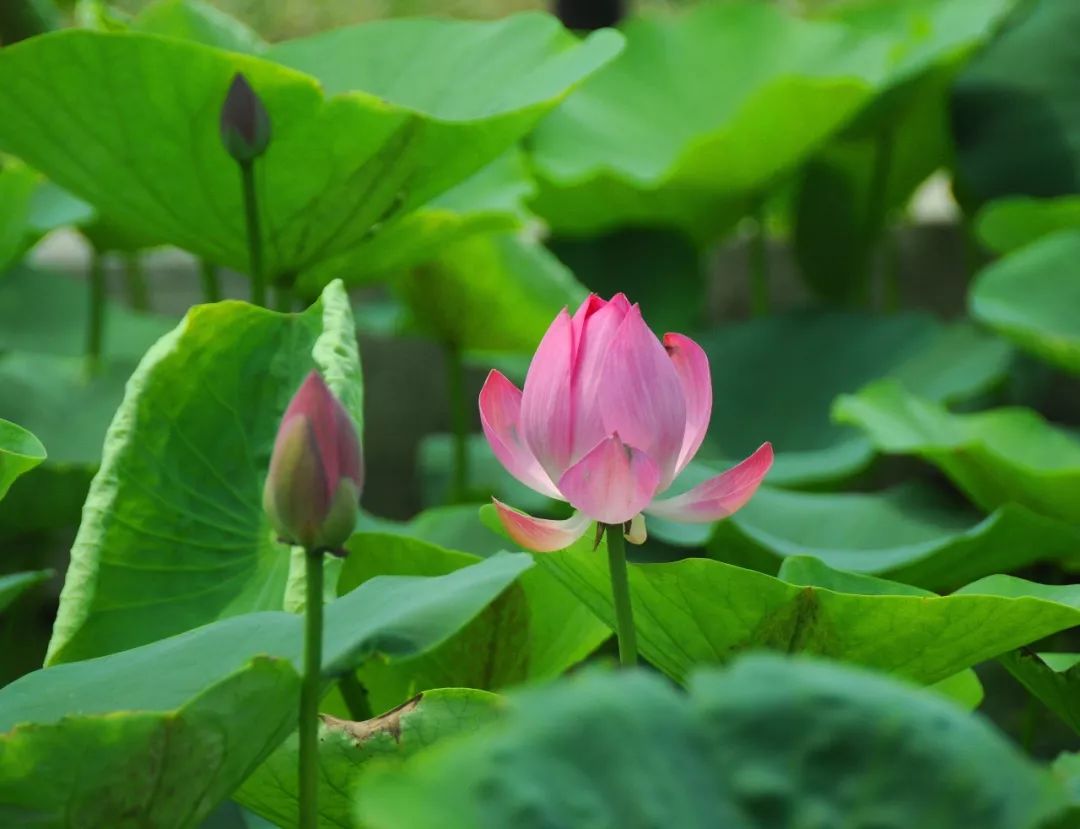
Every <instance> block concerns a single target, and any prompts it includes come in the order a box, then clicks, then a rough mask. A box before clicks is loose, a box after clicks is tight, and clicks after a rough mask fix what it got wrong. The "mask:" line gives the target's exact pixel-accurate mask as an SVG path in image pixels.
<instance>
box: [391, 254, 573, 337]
mask: <svg viewBox="0 0 1080 829" xmlns="http://www.w3.org/2000/svg"><path fill="white" fill-rule="evenodd" d="M397 288H398V290H399V291H400V292H401V295H402V296H403V298H404V300H405V302H406V304H407V305H408V307H409V309H410V311H411V315H412V318H413V322H414V324H415V325H417V326H418V327H419V328H420V329H421V330H422V331H424V332H426V333H428V334H429V335H431V336H434V337H435V338H436V339H438V340H439V341H441V342H444V343H448V344H452V345H454V346H456V347H457V348H460V349H474V350H490V351H522V352H529V353H531V352H532V351H533V350H534V349H535V348H536V346H537V344H538V343H539V342H540V339H541V338H542V337H543V336H544V332H545V331H547V328H548V326H549V325H551V321H552V320H553V319H555V317H556V315H557V314H558V313H559V311H560V310H562V309H563V308H565V307H567V306H569V307H570V308H571V309H572V308H574V307H575V306H576V305H578V304H579V303H580V302H581V301H582V300H583V299H584V298H585V296H586V291H585V289H584V288H583V287H582V286H581V284H580V283H578V282H577V281H576V280H575V279H574V276H573V274H572V273H570V271H569V270H567V269H566V267H565V266H564V265H563V264H562V263H561V262H559V260H558V259H556V258H555V256H554V255H553V254H551V253H550V252H549V251H548V250H547V249H546V248H545V247H544V246H543V245H541V244H539V243H538V242H534V241H529V240H527V239H523V238H521V237H520V236H516V235H511V234H494V235H483V236H474V237H472V238H471V239H468V240H466V241H464V242H459V243H458V244H456V245H453V246H451V247H449V248H447V249H445V250H443V251H442V252H441V253H440V254H439V256H438V257H437V258H436V259H433V260H432V261H430V262H428V263H427V264H425V265H423V266H422V267H419V268H415V269H413V270H412V271H410V272H409V273H406V274H403V275H402V276H401V278H400V279H399V280H398V282H397Z"/></svg>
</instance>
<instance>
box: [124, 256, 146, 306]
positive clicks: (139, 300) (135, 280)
mask: <svg viewBox="0 0 1080 829" xmlns="http://www.w3.org/2000/svg"><path fill="white" fill-rule="evenodd" d="M124 287H125V288H126V289H127V295H128V303H130V305H131V307H132V308H134V309H135V310H136V311H149V310H150V291H149V290H148V289H147V287H146V271H145V269H144V268H143V266H142V259H141V258H140V257H139V254H138V253H136V252H135V251H131V252H129V253H127V254H125V255H124Z"/></svg>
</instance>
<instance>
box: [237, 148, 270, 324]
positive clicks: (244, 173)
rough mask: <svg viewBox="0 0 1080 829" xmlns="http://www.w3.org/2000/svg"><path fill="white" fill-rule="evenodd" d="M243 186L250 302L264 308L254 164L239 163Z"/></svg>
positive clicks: (263, 281) (248, 162)
mask: <svg viewBox="0 0 1080 829" xmlns="http://www.w3.org/2000/svg"><path fill="white" fill-rule="evenodd" d="M240 177H241V179H242V180H243V185H244V222H245V224H246V225H247V239H248V257H249V261H250V264H251V301H252V303H254V304H255V305H261V306H262V307H264V308H265V307H266V274H265V273H263V258H262V234H261V233H260V231H259V202H258V199H257V198H256V193H255V164H254V163H253V162H251V161H246V162H241V163H240Z"/></svg>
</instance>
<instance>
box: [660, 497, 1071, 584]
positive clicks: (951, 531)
mask: <svg viewBox="0 0 1080 829" xmlns="http://www.w3.org/2000/svg"><path fill="white" fill-rule="evenodd" d="M683 527H685V529H683ZM697 528H700V530H698V529H697ZM672 529H675V528H674V527H673V525H670V524H660V522H656V521H650V522H649V532H650V534H651V535H654V536H657V537H659V538H661V539H662V540H665V541H674V542H675V543H681V544H687V543H689V544H693V545H699V544H702V543H705V541H708V549H709V552H710V555H712V556H713V557H714V558H717V559H720V560H721V561H729V562H731V563H737V564H742V563H745V564H747V565H750V566H753V567H754V569H760V570H763V571H765V572H770V573H775V572H776V570H777V568H778V567H779V565H780V563H781V562H783V561H784V560H786V559H788V558H791V557H793V556H814V557H815V558H819V559H821V560H822V561H824V562H826V563H827V564H829V565H830V566H832V567H836V568H838V569H842V570H851V571H855V572H859V573H869V574H874V575H881V576H884V577H886V578H889V579H894V580H896V581H901V582H905V583H907V584H914V585H918V586H920V587H925V588H928V589H931V590H940V589H948V588H953V587H958V586H960V585H962V584H966V583H968V582H970V581H974V580H975V579H977V578H981V577H982V576H986V575H990V574H992V573H1000V572H1008V571H1013V570H1019V569H1020V568H1022V567H1026V566H1028V565H1030V564H1032V563H1034V562H1037V561H1055V560H1064V561H1071V562H1072V563H1073V564H1074V565H1076V564H1080V556H1078V553H1077V551H1078V550H1080V531H1078V530H1077V529H1076V528H1074V527H1073V526H1072V525H1070V524H1066V523H1064V522H1061V521H1056V520H1053V519H1050V518H1046V517H1044V516H1041V515H1038V514H1036V513H1033V512H1031V511H1030V510H1028V509H1026V508H1024V507H1021V506H1019V505H1017V504H1005V505H1003V506H1001V507H999V508H998V509H996V510H995V511H994V512H993V513H992V514H991V515H989V516H983V515H981V514H979V513H976V512H974V511H972V510H967V509H958V508H955V507H950V506H948V505H946V504H944V503H942V498H941V493H940V492H937V491H935V490H933V489H930V488H929V487H925V486H920V485H915V484H909V485H902V486H898V487H895V488H893V489H887V490H884V491H881V492H839V493H809V492H794V491H784V490H777V489H771V488H763V489H761V490H759V491H758V493H757V494H756V495H755V496H754V498H753V499H752V500H751V501H750V503H748V504H747V505H746V506H745V507H743V508H742V509H741V510H739V512H738V513H736V514H735V515H734V516H732V517H731V518H729V519H728V520H726V521H722V522H720V523H719V524H717V525H715V529H713V528H711V527H709V526H708V525H704V526H702V525H682V527H679V528H678V529H675V531H674V532H672ZM679 530H683V531H682V532H681V533H680V532H679ZM687 530H689V532H687ZM695 530H697V532H695ZM699 532H700V533H701V534H700V535H699V534H698V533H699ZM702 535H704V538H702Z"/></svg>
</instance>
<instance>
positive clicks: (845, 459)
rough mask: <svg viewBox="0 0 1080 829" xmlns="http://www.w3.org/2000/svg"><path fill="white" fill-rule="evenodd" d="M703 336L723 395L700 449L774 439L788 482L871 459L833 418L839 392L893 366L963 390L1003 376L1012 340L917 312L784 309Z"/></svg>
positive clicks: (741, 452)
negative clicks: (885, 313) (831, 412)
mask: <svg viewBox="0 0 1080 829" xmlns="http://www.w3.org/2000/svg"><path fill="white" fill-rule="evenodd" d="M698 341H699V342H700V343H701V346H702V347H703V348H704V349H705V351H706V352H707V354H708V355H709V362H710V366H711V370H712V383H713V399H714V400H715V401H717V403H716V405H714V406H713V414H712V423H711V425H710V428H709V434H708V437H707V438H706V440H705V443H704V444H703V445H702V449H701V452H700V455H699V457H700V458H701V459H702V460H703V461H712V462H713V463H718V462H724V461H727V462H731V461H736V460H741V459H742V458H744V457H746V456H747V455H749V454H750V453H751V452H753V451H754V449H756V448H757V447H758V446H759V445H761V443H762V442H763V441H766V440H768V441H772V443H773V447H774V449H775V450H776V462H775V464H774V466H773V468H772V470H771V471H770V473H769V478H768V481H769V483H771V484H773V485H781V486H782V485H802V484H807V483H812V482H818V481H825V480H830V479H836V478H841V477H844V476H846V475H850V474H851V473H853V472H856V471H858V470H859V469H860V468H862V467H864V466H865V465H866V464H868V463H869V461H870V459H871V457H872V456H873V450H872V448H871V446H870V444H869V443H868V442H867V440H866V439H865V438H864V437H862V436H860V435H859V434H858V433H857V432H855V431H854V430H852V429H850V428H845V427H843V426H841V425H838V424H835V423H833V422H832V421H831V420H830V417H829V410H830V407H831V406H832V403H833V400H834V399H835V397H836V396H837V395H838V394H842V393H844V392H854V391H856V390H858V389H859V388H860V387H861V386H863V385H864V384H865V383H868V382H870V381H871V380H874V379H876V378H878V377H881V376H883V375H889V376H893V377H900V378H902V379H904V381H905V382H907V383H909V384H910V385H911V387H912V388H914V389H918V390H919V392H920V393H921V394H925V395H927V396H928V397H931V398H933V399H935V400H943V401H953V400H959V399H963V398H964V397H968V396H971V395H972V394H976V393H978V392H980V391H983V390H985V389H986V388H987V387H989V386H990V385H992V384H993V383H994V382H995V381H996V380H998V379H999V378H1001V377H1002V376H1004V373H1005V371H1006V370H1007V367H1008V363H1009V359H1010V352H1009V349H1008V347H1007V346H1006V345H1005V344H1003V343H1002V342H1001V341H1000V340H998V339H996V338H992V337H987V336H986V335H984V334H981V333H980V332H978V331H977V330H975V329H974V328H973V327H971V326H969V325H964V324H961V325H956V326H951V327H944V326H942V325H940V324H938V323H936V322H934V321H933V320H932V319H930V318H929V317H925V316H920V315H915V314H895V315H889V316H878V315H872V314H855V313H841V312H833V311H815V312H801V313H796V314H787V315H776V316H770V317H766V318H762V319H757V320H751V321H749V322H745V323H737V324H733V325H727V326H725V327H723V328H719V329H717V330H715V331H713V332H710V333H708V334H705V335H703V336H702V337H700V338H699V340H698ZM793 412H797V413H798V416H797V417H794V416H792V413H793Z"/></svg>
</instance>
